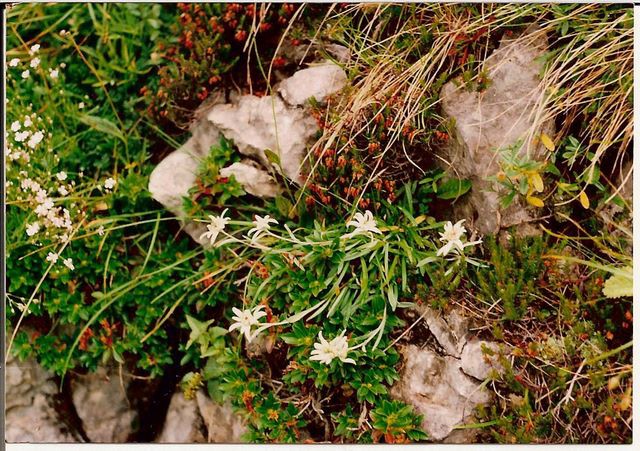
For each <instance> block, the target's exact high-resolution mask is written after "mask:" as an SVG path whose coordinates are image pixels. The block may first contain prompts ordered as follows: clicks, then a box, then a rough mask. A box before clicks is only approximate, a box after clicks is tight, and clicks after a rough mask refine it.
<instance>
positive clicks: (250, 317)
mask: <svg viewBox="0 0 640 451" xmlns="http://www.w3.org/2000/svg"><path fill="white" fill-rule="evenodd" d="M263 308H264V306H263V305H259V306H257V307H256V308H254V309H253V311H251V310H248V309H247V310H240V309H239V308H236V307H233V309H232V311H233V313H235V316H232V317H231V319H233V321H234V323H233V324H232V325H231V326H230V327H229V332H231V331H232V330H235V329H240V332H241V333H242V334H243V335H244V336H245V337H246V338H247V341H251V340H253V339H254V338H255V336H254V335H253V334H252V333H251V328H252V327H253V326H257V325H258V324H260V322H259V321H258V320H259V319H260V318H262V317H263V316H267V314H266V312H263V311H262V309H263Z"/></svg>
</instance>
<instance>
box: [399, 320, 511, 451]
mask: <svg viewBox="0 0 640 451" xmlns="http://www.w3.org/2000/svg"><path fill="white" fill-rule="evenodd" d="M417 310H418V312H419V313H421V317H422V318H423V320H424V321H425V323H426V324H427V327H428V329H429V332H430V333H431V334H433V336H434V338H435V339H436V341H437V342H438V345H439V346H440V349H433V348H432V347H428V346H427V347H424V348H420V347H419V346H416V345H408V346H405V347H404V348H403V349H402V354H403V356H404V367H403V370H402V374H401V376H400V380H399V382H398V383H396V385H394V386H393V387H392V389H391V395H392V396H393V397H395V398H397V399H401V400H402V401H404V402H406V403H408V404H412V405H413V406H414V408H415V409H416V410H417V411H418V412H419V413H421V414H422V415H423V416H424V420H423V424H422V426H423V428H424V430H425V431H426V432H427V433H428V434H429V437H430V438H431V439H432V440H435V441H444V442H446V443H467V442H470V441H472V440H473V437H474V436H475V431H473V430H470V429H465V430H458V429H455V428H456V426H459V425H463V424H465V423H470V422H473V421H474V418H473V411H474V409H475V407H476V406H478V405H479V404H484V403H487V402H489V401H490V400H491V396H490V394H489V392H488V391H487V390H486V389H485V388H484V387H482V385H481V383H482V379H485V378H486V377H487V376H488V375H489V372H490V370H491V369H492V368H494V369H496V370H498V371H500V368H499V365H498V363H497V361H496V360H495V358H494V359H493V360H488V359H487V357H486V356H485V355H484V353H483V352H482V346H483V345H485V346H487V347H489V348H491V349H493V350H496V351H497V350H498V348H497V344H495V343H491V342H485V341H479V340H476V339H469V337H470V336H471V335H472V334H471V332H470V327H471V324H470V323H471V322H470V321H469V319H468V318H466V317H465V316H464V315H463V314H462V313H461V312H460V311H458V310H452V311H451V312H449V313H447V314H442V312H440V311H436V310H435V309H432V308H430V307H420V308H418V309H417ZM434 348H437V346H434Z"/></svg>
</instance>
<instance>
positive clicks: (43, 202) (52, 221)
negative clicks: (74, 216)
mask: <svg viewBox="0 0 640 451" xmlns="http://www.w3.org/2000/svg"><path fill="white" fill-rule="evenodd" d="M22 174H24V172H22V173H21V175H22ZM59 174H60V173H59ZM65 176H66V174H65ZM20 188H21V189H22V192H23V193H25V194H26V195H27V197H26V200H27V201H29V203H30V205H32V206H33V207H34V213H36V215H37V216H38V221H36V222H32V223H30V224H28V225H27V229H26V233H27V235H28V236H34V235H36V234H37V233H38V232H40V229H41V227H43V228H44V229H62V231H63V232H64V233H62V235H60V239H61V240H62V241H66V239H67V238H68V232H69V231H70V230H71V229H72V228H73V224H72V222H71V214H70V213H69V210H67V209H66V208H63V207H60V206H55V204H54V202H53V199H51V197H49V194H48V193H47V191H46V190H45V189H43V188H42V187H41V186H40V184H39V183H38V182H36V181H34V180H31V179H30V178H28V177H26V178H24V179H22V181H21V182H20ZM59 190H60V187H59V188H58V191H59ZM65 190H66V188H65Z"/></svg>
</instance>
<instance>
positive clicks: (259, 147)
mask: <svg viewBox="0 0 640 451" xmlns="http://www.w3.org/2000/svg"><path fill="white" fill-rule="evenodd" d="M346 81H347V76H346V74H345V73H344V71H343V70H342V69H341V68H340V67H339V66H338V65H337V64H335V63H331V62H329V61H324V62H322V63H321V64H319V65H316V66H312V67H309V68H307V69H303V70H300V71H298V72H296V73H295V74H294V75H293V76H292V77H290V78H289V79H285V80H283V81H282V82H281V83H280V86H279V89H278V91H279V94H277V93H276V94H274V95H273V96H264V97H257V96H253V95H243V96H240V95H237V94H235V95H232V96H231V102H230V103H223V99H222V96H221V95H216V96H212V100H211V101H209V102H207V105H203V106H202V107H201V108H199V110H198V112H197V114H196V117H198V118H199V119H198V120H197V121H196V122H195V123H194V125H193V127H192V128H191V133H192V136H191V138H190V139H189V140H188V141H187V142H186V143H185V144H184V145H183V146H182V147H180V148H179V149H177V150H176V151H174V152H172V153H171V154H169V155H168V156H167V157H166V158H165V159H164V160H162V161H161V162H160V164H158V166H157V167H156V168H155V169H154V171H153V172H152V173H151V177H150V178H149V191H150V192H151V195H152V196H153V198H154V199H156V200H157V201H158V202H160V203H161V204H162V205H164V206H165V207H166V208H167V210H169V211H171V212H172V213H173V214H175V215H176V216H177V217H178V218H179V219H181V220H182V219H184V218H183V217H184V210H183V208H182V199H183V197H184V196H186V195H187V194H188V191H189V189H190V188H191V187H192V186H194V184H195V181H196V176H197V170H198V166H199V163H200V161H201V160H202V159H203V158H204V157H205V156H206V155H207V154H208V153H209V150H210V149H211V146H212V145H214V144H217V143H218V142H219V141H220V138H221V136H224V137H225V138H227V139H231V140H233V142H234V144H235V145H236V146H237V148H238V150H239V151H240V153H242V154H243V155H245V156H247V157H250V158H249V159H245V160H243V161H242V162H240V163H234V164H232V165H230V166H229V167H227V168H223V169H222V170H221V172H220V173H221V175H222V176H227V175H229V174H234V175H235V176H236V179H237V180H238V181H239V182H240V183H241V184H242V185H243V186H244V188H245V190H246V191H247V192H248V193H249V194H252V195H254V196H257V197H274V196H275V195H277V194H278V192H279V190H280V188H279V187H278V185H277V184H276V182H275V181H274V180H273V179H272V177H271V175H270V174H269V172H268V170H267V169H266V168H270V167H271V166H276V167H275V169H276V170H278V171H280V172H281V173H282V174H284V175H285V176H286V177H288V178H289V179H291V180H293V181H295V182H301V170H302V164H303V161H304V157H305V155H306V151H307V148H308V145H309V144H310V140H311V138H312V137H313V135H314V134H315V133H316V132H317V131H318V128H317V125H316V122H315V120H314V119H313V118H312V116H311V115H310V114H309V112H308V111H307V110H306V109H305V108H304V107H303V106H302V105H303V104H305V103H306V101H307V100H308V99H310V98H311V97H313V98H315V99H316V100H317V101H320V102H321V101H323V100H325V99H326V97H327V96H329V95H331V94H334V93H336V92H338V91H339V90H340V89H342V88H343V87H344V85H345V84H346ZM281 95H282V98H281V97H280V96H281ZM283 98H284V100H283ZM265 150H270V151H272V152H273V153H275V154H276V155H278V158H279V160H280V161H279V165H274V164H273V162H271V161H270V160H269V159H268V158H267V156H266V154H265ZM251 159H253V160H251ZM254 160H255V161H254ZM258 163H259V164H258ZM260 164H261V165H262V167H260ZM184 230H185V231H186V232H187V233H188V234H189V235H191V237H192V238H193V239H194V240H195V241H197V242H198V243H200V244H205V241H204V240H202V239H200V237H201V235H202V234H203V233H204V232H205V231H206V226H205V225H203V224H198V223H193V222H187V223H186V224H184Z"/></svg>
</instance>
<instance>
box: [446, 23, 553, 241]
mask: <svg viewBox="0 0 640 451" xmlns="http://www.w3.org/2000/svg"><path fill="white" fill-rule="evenodd" d="M546 47H547V41H546V37H544V36H543V35H541V34H540V33H535V29H534V28H532V29H531V32H527V33H525V34H524V35H522V36H520V37H517V38H506V37H505V38H503V39H502V41H501V42H500V46H499V48H498V49H497V50H496V51H495V52H493V54H492V55H490V56H489V57H488V58H487V60H486V61H485V63H484V69H485V70H486V72H487V74H488V78H489V80H490V81H489V87H488V88H487V89H485V90H484V91H482V92H477V91H471V92H469V91H468V90H467V88H466V86H464V84H463V83H460V82H459V81H455V80H454V81H451V82H449V83H447V84H445V85H444V87H443V88H442V91H441V93H440V98H441V100H442V108H443V110H444V112H445V114H446V116H448V117H449V118H451V119H453V120H454V122H455V137H454V138H455V139H453V140H451V144H450V146H449V147H448V148H447V149H446V151H445V152H446V154H445V155H444V156H445V158H446V159H447V160H448V161H449V162H450V163H451V167H452V168H455V172H453V173H452V175H453V176H456V177H460V178H469V179H471V181H472V183H473V187H472V191H471V193H470V195H469V198H470V199H469V203H468V205H466V207H467V208H463V211H462V213H461V214H462V215H464V216H467V217H473V216H474V214H477V219H476V220H475V221H474V226H475V228H476V229H477V230H478V231H480V232H481V233H497V232H498V231H499V229H500V228H501V227H508V226H511V225H517V224H522V223H526V222H530V221H531V220H532V219H533V217H534V216H533V211H529V210H527V208H525V206H524V205H523V204H522V203H521V202H519V201H516V202H515V203H514V204H513V205H512V206H510V207H509V208H508V209H506V210H501V209H500V207H499V200H500V199H499V196H498V193H496V192H494V191H493V190H494V189H495V188H497V186H496V185H495V184H494V183H492V182H490V181H487V180H486V179H487V177H489V176H494V175H496V174H497V173H498V171H499V164H498V162H499V156H498V155H497V154H496V152H495V151H496V150H497V149H501V148H506V147H509V146H512V145H514V144H516V142H518V141H519V140H520V141H521V142H522V147H521V149H520V154H521V155H528V157H529V158H531V159H533V160H542V159H544V157H545V154H546V152H547V151H546V149H545V148H544V146H543V145H542V144H541V143H540V142H539V139H538V138H539V136H540V133H541V132H544V133H546V134H547V135H549V136H553V133H554V125H553V123H552V121H541V120H540V118H541V117H544V112H543V110H542V108H543V103H544V102H543V100H544V96H545V92H544V86H543V83H542V82H541V79H540V73H541V70H542V61H541V59H540V57H541V56H542V55H543V53H544V52H545V50H546ZM461 217H462V216H461Z"/></svg>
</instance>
